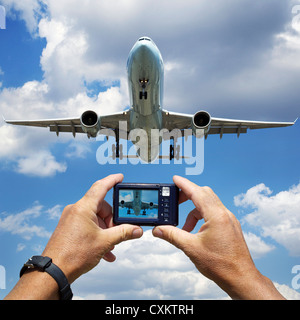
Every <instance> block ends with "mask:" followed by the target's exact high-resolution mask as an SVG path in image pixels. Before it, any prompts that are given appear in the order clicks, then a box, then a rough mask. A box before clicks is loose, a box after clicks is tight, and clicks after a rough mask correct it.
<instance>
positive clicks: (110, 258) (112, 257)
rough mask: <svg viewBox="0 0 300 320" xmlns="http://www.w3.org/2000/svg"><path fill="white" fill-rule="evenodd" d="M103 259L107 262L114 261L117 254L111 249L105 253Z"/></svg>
mask: <svg viewBox="0 0 300 320" xmlns="http://www.w3.org/2000/svg"><path fill="white" fill-rule="evenodd" d="M103 259H104V260H105V261H107V262H114V261H115V260H116V256H115V255H114V254H113V253H112V252H111V251H109V252H107V253H106V254H105V255H104V257H103Z"/></svg>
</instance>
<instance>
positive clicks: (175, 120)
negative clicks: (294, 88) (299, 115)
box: [163, 111, 297, 138]
mask: <svg viewBox="0 0 300 320" xmlns="http://www.w3.org/2000/svg"><path fill="white" fill-rule="evenodd" d="M193 117H194V115H192V114H184V113H176V112H168V111H163V125H164V128H166V129H168V130H170V131H172V130H173V129H180V130H184V129H191V127H192V120H193ZM296 121H297V119H296V120H295V121H294V122H265V121H248V120H235V119H224V118H213V117H211V126H210V129H209V131H208V132H207V134H219V135H220V137H221V138H222V136H223V134H227V133H233V134H237V136H238V137H239V135H240V134H241V133H247V130H248V129H251V130H253V129H265V128H278V127H288V126H292V125H294V124H295V122H296Z"/></svg>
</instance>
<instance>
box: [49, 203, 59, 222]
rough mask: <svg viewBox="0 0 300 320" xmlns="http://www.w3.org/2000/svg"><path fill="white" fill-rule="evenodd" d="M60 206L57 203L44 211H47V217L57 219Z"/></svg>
mask: <svg viewBox="0 0 300 320" xmlns="http://www.w3.org/2000/svg"><path fill="white" fill-rule="evenodd" d="M62 209H63V208H62V206H61V205H59V204H57V205H56V206H54V207H53V208H50V209H48V210H47V211H46V212H47V213H48V217H49V219H50V220H57V219H59V218H60V216H61V213H62Z"/></svg>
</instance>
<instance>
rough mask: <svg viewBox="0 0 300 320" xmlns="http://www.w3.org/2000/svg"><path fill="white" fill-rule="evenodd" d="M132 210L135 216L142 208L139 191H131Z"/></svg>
mask: <svg viewBox="0 0 300 320" xmlns="http://www.w3.org/2000/svg"><path fill="white" fill-rule="evenodd" d="M132 202H133V211H134V214H135V215H136V216H138V215H139V214H140V212H141V209H142V200H141V191H140V190H134V191H133V201H132Z"/></svg>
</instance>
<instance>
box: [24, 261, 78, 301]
mask: <svg viewBox="0 0 300 320" xmlns="http://www.w3.org/2000/svg"><path fill="white" fill-rule="evenodd" d="M33 268H37V269H39V270H41V271H43V272H47V273H48V274H49V275H50V276H51V277H52V278H53V279H54V280H55V281H56V282H57V284H58V287H59V293H60V299H61V300H71V299H72V297H73V293H72V290H71V287H70V284H69V282H68V279H67V278H66V276H65V274H64V273H63V272H62V270H61V269H60V268H59V267H58V266H57V265H55V264H54V263H53V262H52V259H51V258H49V257H43V256H33V257H31V258H30V259H29V260H28V261H27V262H26V263H25V264H24V266H23V268H22V269H21V271H20V277H22V275H23V274H24V272H25V271H26V270H28V269H33Z"/></svg>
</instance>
